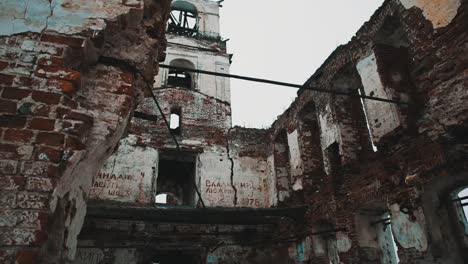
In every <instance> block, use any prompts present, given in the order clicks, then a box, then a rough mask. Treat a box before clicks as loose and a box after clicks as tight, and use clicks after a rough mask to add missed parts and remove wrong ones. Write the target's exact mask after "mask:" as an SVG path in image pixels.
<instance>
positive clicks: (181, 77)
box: [166, 59, 196, 89]
mask: <svg viewBox="0 0 468 264" xmlns="http://www.w3.org/2000/svg"><path fill="white" fill-rule="evenodd" d="M169 64H170V65H171V66H175V67H179V68H185V69H195V65H194V64H193V63H192V62H190V61H188V60H185V59H175V60H172V61H171V62H170V63H169ZM195 76H196V75H195V74H193V73H191V72H188V71H184V69H170V70H169V75H168V77H167V82H166V84H167V85H169V86H175V87H179V88H186V89H194V88H195V83H196V82H195Z"/></svg>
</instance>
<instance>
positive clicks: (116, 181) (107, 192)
mask: <svg viewBox="0 0 468 264" xmlns="http://www.w3.org/2000/svg"><path fill="white" fill-rule="evenodd" d="M136 141H137V139H136V137H135V136H134V135H129V136H128V137H127V138H124V139H122V140H121V141H120V144H119V148H118V150H117V152H116V153H114V154H113V155H112V156H111V157H110V158H109V159H108V160H107V162H106V163H105V164H104V166H103V167H102V169H101V171H100V172H99V174H98V175H97V176H96V177H94V179H93V184H92V187H91V193H90V198H91V199H100V200H113V201H119V202H133V203H144V204H148V203H150V202H151V201H152V200H153V198H152V197H153V195H152V194H153V192H154V190H153V181H154V180H155V179H156V175H155V173H156V172H157V171H158V170H157V168H158V166H157V165H158V160H159V155H158V151H157V150H155V149H152V148H149V147H147V148H142V147H138V146H135V144H136Z"/></svg>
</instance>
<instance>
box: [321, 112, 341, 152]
mask: <svg viewBox="0 0 468 264" xmlns="http://www.w3.org/2000/svg"><path fill="white" fill-rule="evenodd" d="M319 121H320V141H321V145H322V150H325V149H326V148H328V147H329V146H330V145H331V144H333V142H340V140H339V138H340V137H339V131H338V127H337V126H336V124H337V122H336V120H335V118H334V115H333V112H332V109H331V107H330V105H329V104H327V106H326V107H325V110H324V111H321V112H320V114H319Z"/></svg>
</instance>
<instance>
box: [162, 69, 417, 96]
mask: <svg viewBox="0 0 468 264" xmlns="http://www.w3.org/2000/svg"><path fill="white" fill-rule="evenodd" d="M159 67H161V68H166V69H172V70H179V71H186V72H193V73H200V74H207V75H214V76H220V77H226V78H232V79H239V80H245V81H251V82H259V83H268V84H273V85H279V86H285V87H293V88H298V89H305V90H311V91H316V92H321V93H330V94H337V95H344V96H349V97H355V98H363V99H368V100H374V101H380V102H386V103H392V104H398V105H409V103H407V102H401V101H397V100H393V99H386V98H380V97H373V96H367V95H359V94H357V93H356V94H354V93H352V92H343V91H337V90H328V89H322V88H317V87H308V86H304V85H301V84H293V83H286V82H279V81H273V80H267V79H261V78H255V77H247V76H241V75H234V74H228V73H222V72H212V71H204V70H198V69H191V68H185V67H177V66H172V65H167V64H159Z"/></svg>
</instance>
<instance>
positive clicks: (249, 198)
mask: <svg viewBox="0 0 468 264" xmlns="http://www.w3.org/2000/svg"><path fill="white" fill-rule="evenodd" d="M270 175H271V174H270V170H269V167H268V163H267V161H266V160H263V159H261V158H252V157H238V158H235V159H234V185H235V186H236V189H237V205H238V206H242V207H255V208H267V207H269V197H268V194H269V184H268V178H269V177H270Z"/></svg>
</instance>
